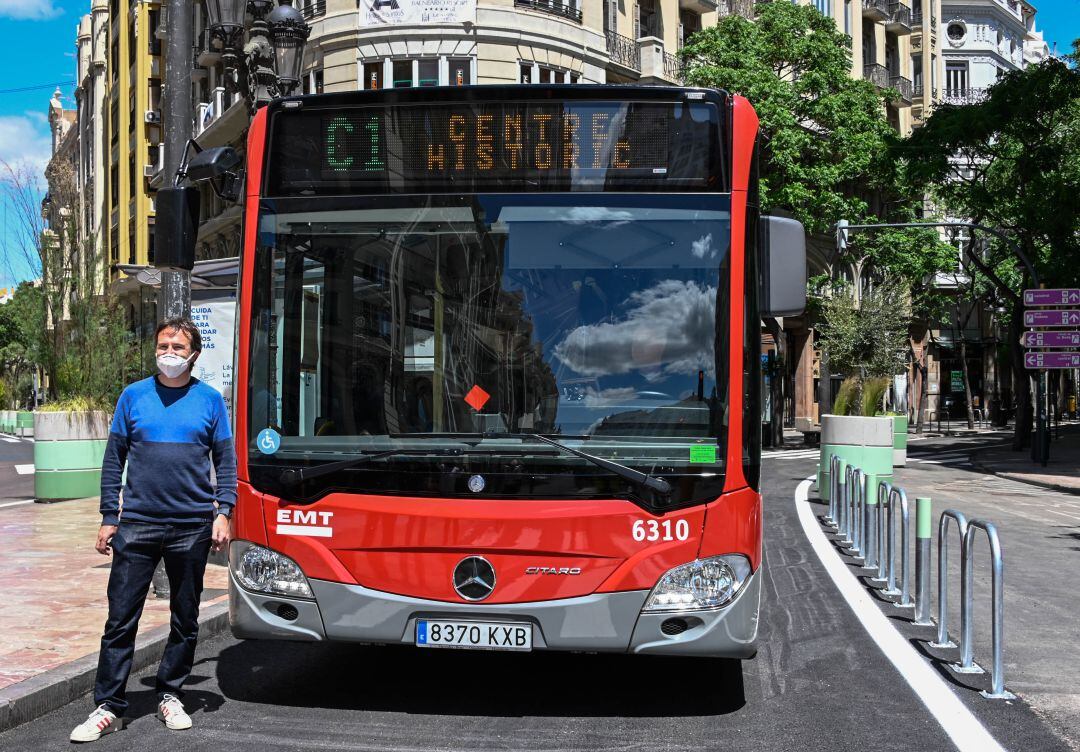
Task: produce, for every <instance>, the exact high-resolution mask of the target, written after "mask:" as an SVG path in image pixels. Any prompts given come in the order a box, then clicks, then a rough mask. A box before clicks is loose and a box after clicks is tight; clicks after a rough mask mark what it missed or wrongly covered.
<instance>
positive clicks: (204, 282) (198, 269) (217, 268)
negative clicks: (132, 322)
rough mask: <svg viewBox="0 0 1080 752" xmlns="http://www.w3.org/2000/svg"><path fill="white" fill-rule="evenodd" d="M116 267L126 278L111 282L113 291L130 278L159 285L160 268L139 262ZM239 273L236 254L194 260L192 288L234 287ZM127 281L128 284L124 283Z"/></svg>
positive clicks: (142, 282)
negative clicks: (227, 256)
mask: <svg viewBox="0 0 1080 752" xmlns="http://www.w3.org/2000/svg"><path fill="white" fill-rule="evenodd" d="M116 268H117V269H119V270H120V271H122V272H123V273H124V274H126V275H127V279H122V280H119V281H118V282H115V283H113V287H114V291H120V290H122V289H123V288H126V287H129V286H130V280H135V281H136V282H137V283H138V284H140V285H148V286H150V287H160V286H161V270H160V269H157V268H156V267H153V266H142V265H139V264H117V265H116ZM239 273H240V259H239V258H238V257H237V256H233V257H232V258H223V259H206V260H204V261H196V262H195V268H194V269H192V270H191V289H192V290H215V289H220V288H223V287H236V278H237V275H239ZM125 282H127V283H128V284H124V283H125Z"/></svg>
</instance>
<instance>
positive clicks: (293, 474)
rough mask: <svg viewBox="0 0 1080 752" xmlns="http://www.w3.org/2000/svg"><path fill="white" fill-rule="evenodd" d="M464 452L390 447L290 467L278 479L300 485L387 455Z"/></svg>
mask: <svg viewBox="0 0 1080 752" xmlns="http://www.w3.org/2000/svg"><path fill="white" fill-rule="evenodd" d="M464 453H465V452H464V450H462V449H390V450H387V451H385V452H372V453H371V454H363V455H361V456H359V457H353V458H352V459H348V460H341V461H340V462H327V463H326V464H325V465H319V466H317V467H289V468H286V469H284V470H282V471H281V475H280V476H279V478H278V480H280V481H281V482H282V483H283V484H284V485H286V486H298V485H300V484H301V483H303V482H304V481H305V480H311V479H312V478H319V477H322V476H323V475H330V474H331V473H336V472H337V471H338V470H347V469H348V468H350V467H356V466H358V465H364V464H367V463H368V462H374V461H375V460H381V459H386V458H387V457H394V456H400V455H431V454H437V455H439V456H448V455H449V456H457V455H461V454H464Z"/></svg>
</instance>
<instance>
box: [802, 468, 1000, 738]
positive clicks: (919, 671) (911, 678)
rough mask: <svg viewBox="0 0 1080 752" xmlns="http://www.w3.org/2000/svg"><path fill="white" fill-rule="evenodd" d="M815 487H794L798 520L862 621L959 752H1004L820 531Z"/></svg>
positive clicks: (860, 621)
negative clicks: (811, 498) (813, 504)
mask: <svg viewBox="0 0 1080 752" xmlns="http://www.w3.org/2000/svg"><path fill="white" fill-rule="evenodd" d="M812 483H813V478H807V479H806V480H804V481H802V482H801V483H800V484H799V486H798V488H796V489H795V508H796V510H797V511H798V513H799V522H800V524H801V525H802V529H803V532H804V533H805V534H806V538H807V540H809V542H810V546H811V548H813V549H814V553H815V554H817V557H818V559H819V560H820V561H821V564H822V565H823V566H824V567H825V571H826V572H828V573H829V577H830V578H831V579H832V581H833V583H834V584H835V585H836V588H837V589H838V590H839V591H840V595H841V596H843V598H844V600H845V601H847V604H848V606H849V607H850V608H851V610H852V612H853V613H854V614H855V617H856V618H857V619H858V620H859V623H860V624H862V626H863V628H864V629H865V630H866V632H867V634H869V635H870V638H871V639H872V640H874V641H875V642H876V643H877V645H878V647H879V648H880V649H881V652H882V653H883V654H884V655H885V657H886V658H888V659H889V662H890V663H892V665H893V666H895V667H896V670H897V671H899V672H900V675H901V676H902V677H903V678H904V681H906V682H907V683H908V685H909V686H910V687H911V689H912V691H914V692H915V695H916V697H918V698H919V700H920V701H921V702H922V704H923V705H925V706H926V709H927V710H928V711H929V712H930V714H931V715H932V716H933V717H934V719H935V720H937V722H938V724H939V725H940V726H941V728H942V730H944V731H945V733H946V734H947V735H948V736H949V738H950V739H951V740H952V742H953V744H955V745H956V748H957V749H958V750H960V752H1005V749H1004V747H1002V746H1001V745H1000V744H999V743H998V742H997V740H996V739H994V737H993V736H992V735H991V734H990V732H989V731H987V730H986V727H985V726H983V725H982V723H981V722H980V721H979V719H978V718H976V717H975V715H974V714H973V713H972V712H971V710H970V709H969V708H968V707H967V705H965V704H964V703H963V702H961V700H960V698H958V697H957V696H956V695H955V694H954V693H953V691H952V690H951V689H950V688H949V686H948V685H947V684H945V680H944V679H942V678H941V676H940V675H938V673H937V672H936V671H935V670H934V669H933V668H931V666H930V664H929V663H927V662H926V661H925V660H924V659H923V657H922V656H921V655H919V654H918V653H917V652H916V651H915V649H914V648H913V647H911V645H910V644H909V643H908V641H907V639H906V638H905V637H904V636H903V635H901V634H900V633H899V632H898V631H897V630H896V627H894V626H893V625H892V624H891V623H890V620H889V619H888V618H887V617H886V616H885V614H883V613H882V612H881V609H880V608H878V606H877V604H876V603H875V602H874V600H873V599H872V598H871V597H870V594H869V593H867V592H866V589H865V588H864V587H863V586H862V584H861V583H860V582H859V581H858V580H857V579H855V575H853V574H852V573H851V570H850V569H848V567H847V565H846V564H844V562H843V560H842V559H841V558H840V554H839V553H837V551H836V549H835V548H834V547H833V546H832V544H831V543H829V541H828V539H827V538H826V537H825V533H824V532H822V530H821V527H820V526H819V525H818V522H817V519H816V518H815V517H814V510H813V509H811V508H810V503H809V502H808V501H807V492H808V491H809V490H810V485H811V484H812Z"/></svg>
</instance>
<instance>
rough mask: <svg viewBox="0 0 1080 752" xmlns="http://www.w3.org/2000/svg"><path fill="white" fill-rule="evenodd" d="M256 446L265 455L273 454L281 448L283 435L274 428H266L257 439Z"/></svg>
mask: <svg viewBox="0 0 1080 752" xmlns="http://www.w3.org/2000/svg"><path fill="white" fill-rule="evenodd" d="M255 444H256V445H257V446H258V447H259V451H260V452H262V453H263V454H273V453H274V452H276V451H277V450H278V447H280V446H281V435H280V434H279V433H278V432H277V431H275V430H274V429H273V428H264V429H263V430H261V431H259V435H258V436H256V437H255Z"/></svg>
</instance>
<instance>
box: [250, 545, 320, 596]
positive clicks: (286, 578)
mask: <svg viewBox="0 0 1080 752" xmlns="http://www.w3.org/2000/svg"><path fill="white" fill-rule="evenodd" d="M233 573H234V574H235V575H236V579H237V581H238V582H239V583H240V584H241V585H243V586H244V587H245V588H247V589H248V590H254V591H256V592H259V593H273V594H275V595H289V596H292V597H294V598H311V597H313V596H312V594H311V585H309V584H308V581H307V577H305V576H304V572H303V570H302V569H300V565H299V564H297V563H296V562H295V561H293V560H292V559H290V558H289V557H288V556H285V555H283V554H279V553H278V552H277V551H271V550H270V549H269V548H263V547H262V546H256V545H250V546H249V547H248V548H247V549H246V550H245V551H244V553H243V554H241V556H240V562H239V563H238V564H237V565H236V567H235V568H234V569H233Z"/></svg>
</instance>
